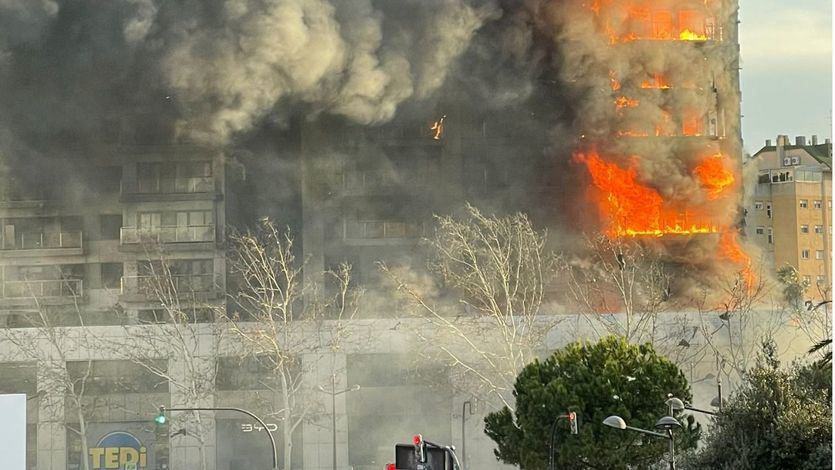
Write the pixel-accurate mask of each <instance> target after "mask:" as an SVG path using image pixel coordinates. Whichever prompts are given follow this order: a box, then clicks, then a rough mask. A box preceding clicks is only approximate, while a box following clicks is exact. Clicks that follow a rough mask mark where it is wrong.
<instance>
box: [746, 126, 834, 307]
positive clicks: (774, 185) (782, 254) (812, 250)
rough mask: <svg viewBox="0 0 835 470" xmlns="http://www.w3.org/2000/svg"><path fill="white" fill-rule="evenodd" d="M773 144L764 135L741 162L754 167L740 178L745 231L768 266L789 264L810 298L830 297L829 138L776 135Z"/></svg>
mask: <svg viewBox="0 0 835 470" xmlns="http://www.w3.org/2000/svg"><path fill="white" fill-rule="evenodd" d="M775 144H776V145H772V143H771V141H766V143H765V146H764V147H763V148H761V149H760V150H759V151H758V152H757V153H755V154H754V155H753V156H752V157H751V158H750V159H748V161H747V162H746V166H748V167H753V168H756V180H755V181H750V182H746V184H750V185H751V186H753V188H752V190H751V193H752V196H751V202H750V205H749V207H746V210H747V217H746V231H747V234H748V237H749V239H751V240H754V241H755V242H756V244H757V246H759V247H760V249H761V250H762V254H763V257H764V260H765V261H766V265H767V266H769V267H770V268H771V269H772V270H774V271H775V272H776V270H779V269H780V268H781V267H783V266H792V267H794V268H796V269H797V270H798V273H799V275H800V280H801V281H803V282H805V283H806V284H808V286H809V287H810V288H809V291H808V294H809V296H810V297H811V298H816V299H819V300H825V299H827V300H828V299H831V296H830V294H829V293H831V284H832V279H831V277H830V275H831V270H832V246H831V243H832V143H831V141H830V140H829V139H826V140H825V141H824V142H818V138H817V136H812V138H811V139H809V140H808V141H807V139H806V137H803V136H799V137H796V138H795V141H794V143H791V142H790V141H789V139H788V136H786V135H779V136H777V140H776V142H775ZM751 173H753V172H751Z"/></svg>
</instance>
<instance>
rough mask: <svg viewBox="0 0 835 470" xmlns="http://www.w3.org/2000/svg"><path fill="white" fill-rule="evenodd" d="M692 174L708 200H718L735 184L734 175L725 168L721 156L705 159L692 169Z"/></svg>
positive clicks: (723, 158) (723, 159)
mask: <svg viewBox="0 0 835 470" xmlns="http://www.w3.org/2000/svg"><path fill="white" fill-rule="evenodd" d="M693 174H694V175H696V177H697V178H698V179H699V182H700V183H701V184H702V188H703V189H704V190H705V193H707V198H708V199H710V200H715V199H718V198H719V197H720V196H722V193H724V192H725V190H727V189H729V188H732V187H733V185H734V182H735V178H734V174H733V172H732V171H731V170H729V169H728V168H727V167H726V166H725V157H724V156H723V155H722V154H716V155H713V156H710V157H708V158H706V159H705V160H704V161H702V162H701V163H699V165H698V166H696V168H694V169H693Z"/></svg>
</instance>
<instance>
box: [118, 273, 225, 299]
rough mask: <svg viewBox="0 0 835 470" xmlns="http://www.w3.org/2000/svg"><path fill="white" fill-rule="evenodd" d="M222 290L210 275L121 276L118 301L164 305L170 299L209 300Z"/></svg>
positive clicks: (221, 292) (211, 274) (217, 281)
mask: <svg viewBox="0 0 835 470" xmlns="http://www.w3.org/2000/svg"><path fill="white" fill-rule="evenodd" d="M222 295H223V289H222V286H221V283H220V279H219V278H218V277H217V276H216V275H215V274H214V273H208V274H174V275H169V276H166V275H159V276H152V275H140V276H123V277H122V281H121V288H120V295H119V297H120V299H121V300H123V301H125V302H145V301H151V302H168V301H170V299H172V298H178V299H184V300H188V299H195V300H212V299H217V298H220V297H221V296H222Z"/></svg>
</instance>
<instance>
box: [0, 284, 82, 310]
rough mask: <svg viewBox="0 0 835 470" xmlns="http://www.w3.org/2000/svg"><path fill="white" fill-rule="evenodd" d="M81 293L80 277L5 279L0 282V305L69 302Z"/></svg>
mask: <svg viewBox="0 0 835 470" xmlns="http://www.w3.org/2000/svg"><path fill="white" fill-rule="evenodd" d="M83 295H84V283H83V281H82V280H81V279H49V280H24V281H6V282H4V283H2V291H0V305H2V306H4V307H11V306H23V305H31V304H33V303H38V304H42V305H43V304H46V305H59V304H71V303H73V302H75V301H76V300H78V299H79V298H80V297H82V296H83Z"/></svg>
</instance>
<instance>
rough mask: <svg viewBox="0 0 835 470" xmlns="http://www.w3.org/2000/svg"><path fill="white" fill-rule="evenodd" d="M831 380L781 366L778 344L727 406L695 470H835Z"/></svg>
mask: <svg viewBox="0 0 835 470" xmlns="http://www.w3.org/2000/svg"><path fill="white" fill-rule="evenodd" d="M831 402H832V376H831V370H830V369H828V368H827V369H823V368H821V367H816V366H814V365H812V366H809V365H803V366H800V365H794V366H792V367H790V368H780V363H779V361H778V360H777V359H776V353H775V348H774V346H773V344H766V345H765V347H764V349H763V353H762V354H761V357H760V361H759V364H758V366H757V367H756V368H754V369H752V370H751V371H749V373H748V374H747V376H746V380H745V382H744V383H743V384H742V387H741V388H740V390H739V391H738V392H737V393H736V394H735V395H734V396H733V397H732V398H731V400H729V402H728V403H727V404H726V405H725V406H724V407H723V408H722V412H721V413H720V414H719V416H718V417H717V418H716V421H715V424H714V427H713V428H712V430H711V432H710V434H709V436H708V437H707V439H706V446H705V447H704V448H703V449H702V450H701V451H700V452H699V453H698V454H697V455H696V457H695V458H694V460H693V461H692V462H690V464H689V465H688V467H689V468H692V469H711V470H713V469H718V470H721V469H734V470H746V469H752V470H753V469H758V470H759V469H763V470H768V469H783V468H792V469H799V470H812V469H824V468H832V406H831Z"/></svg>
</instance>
